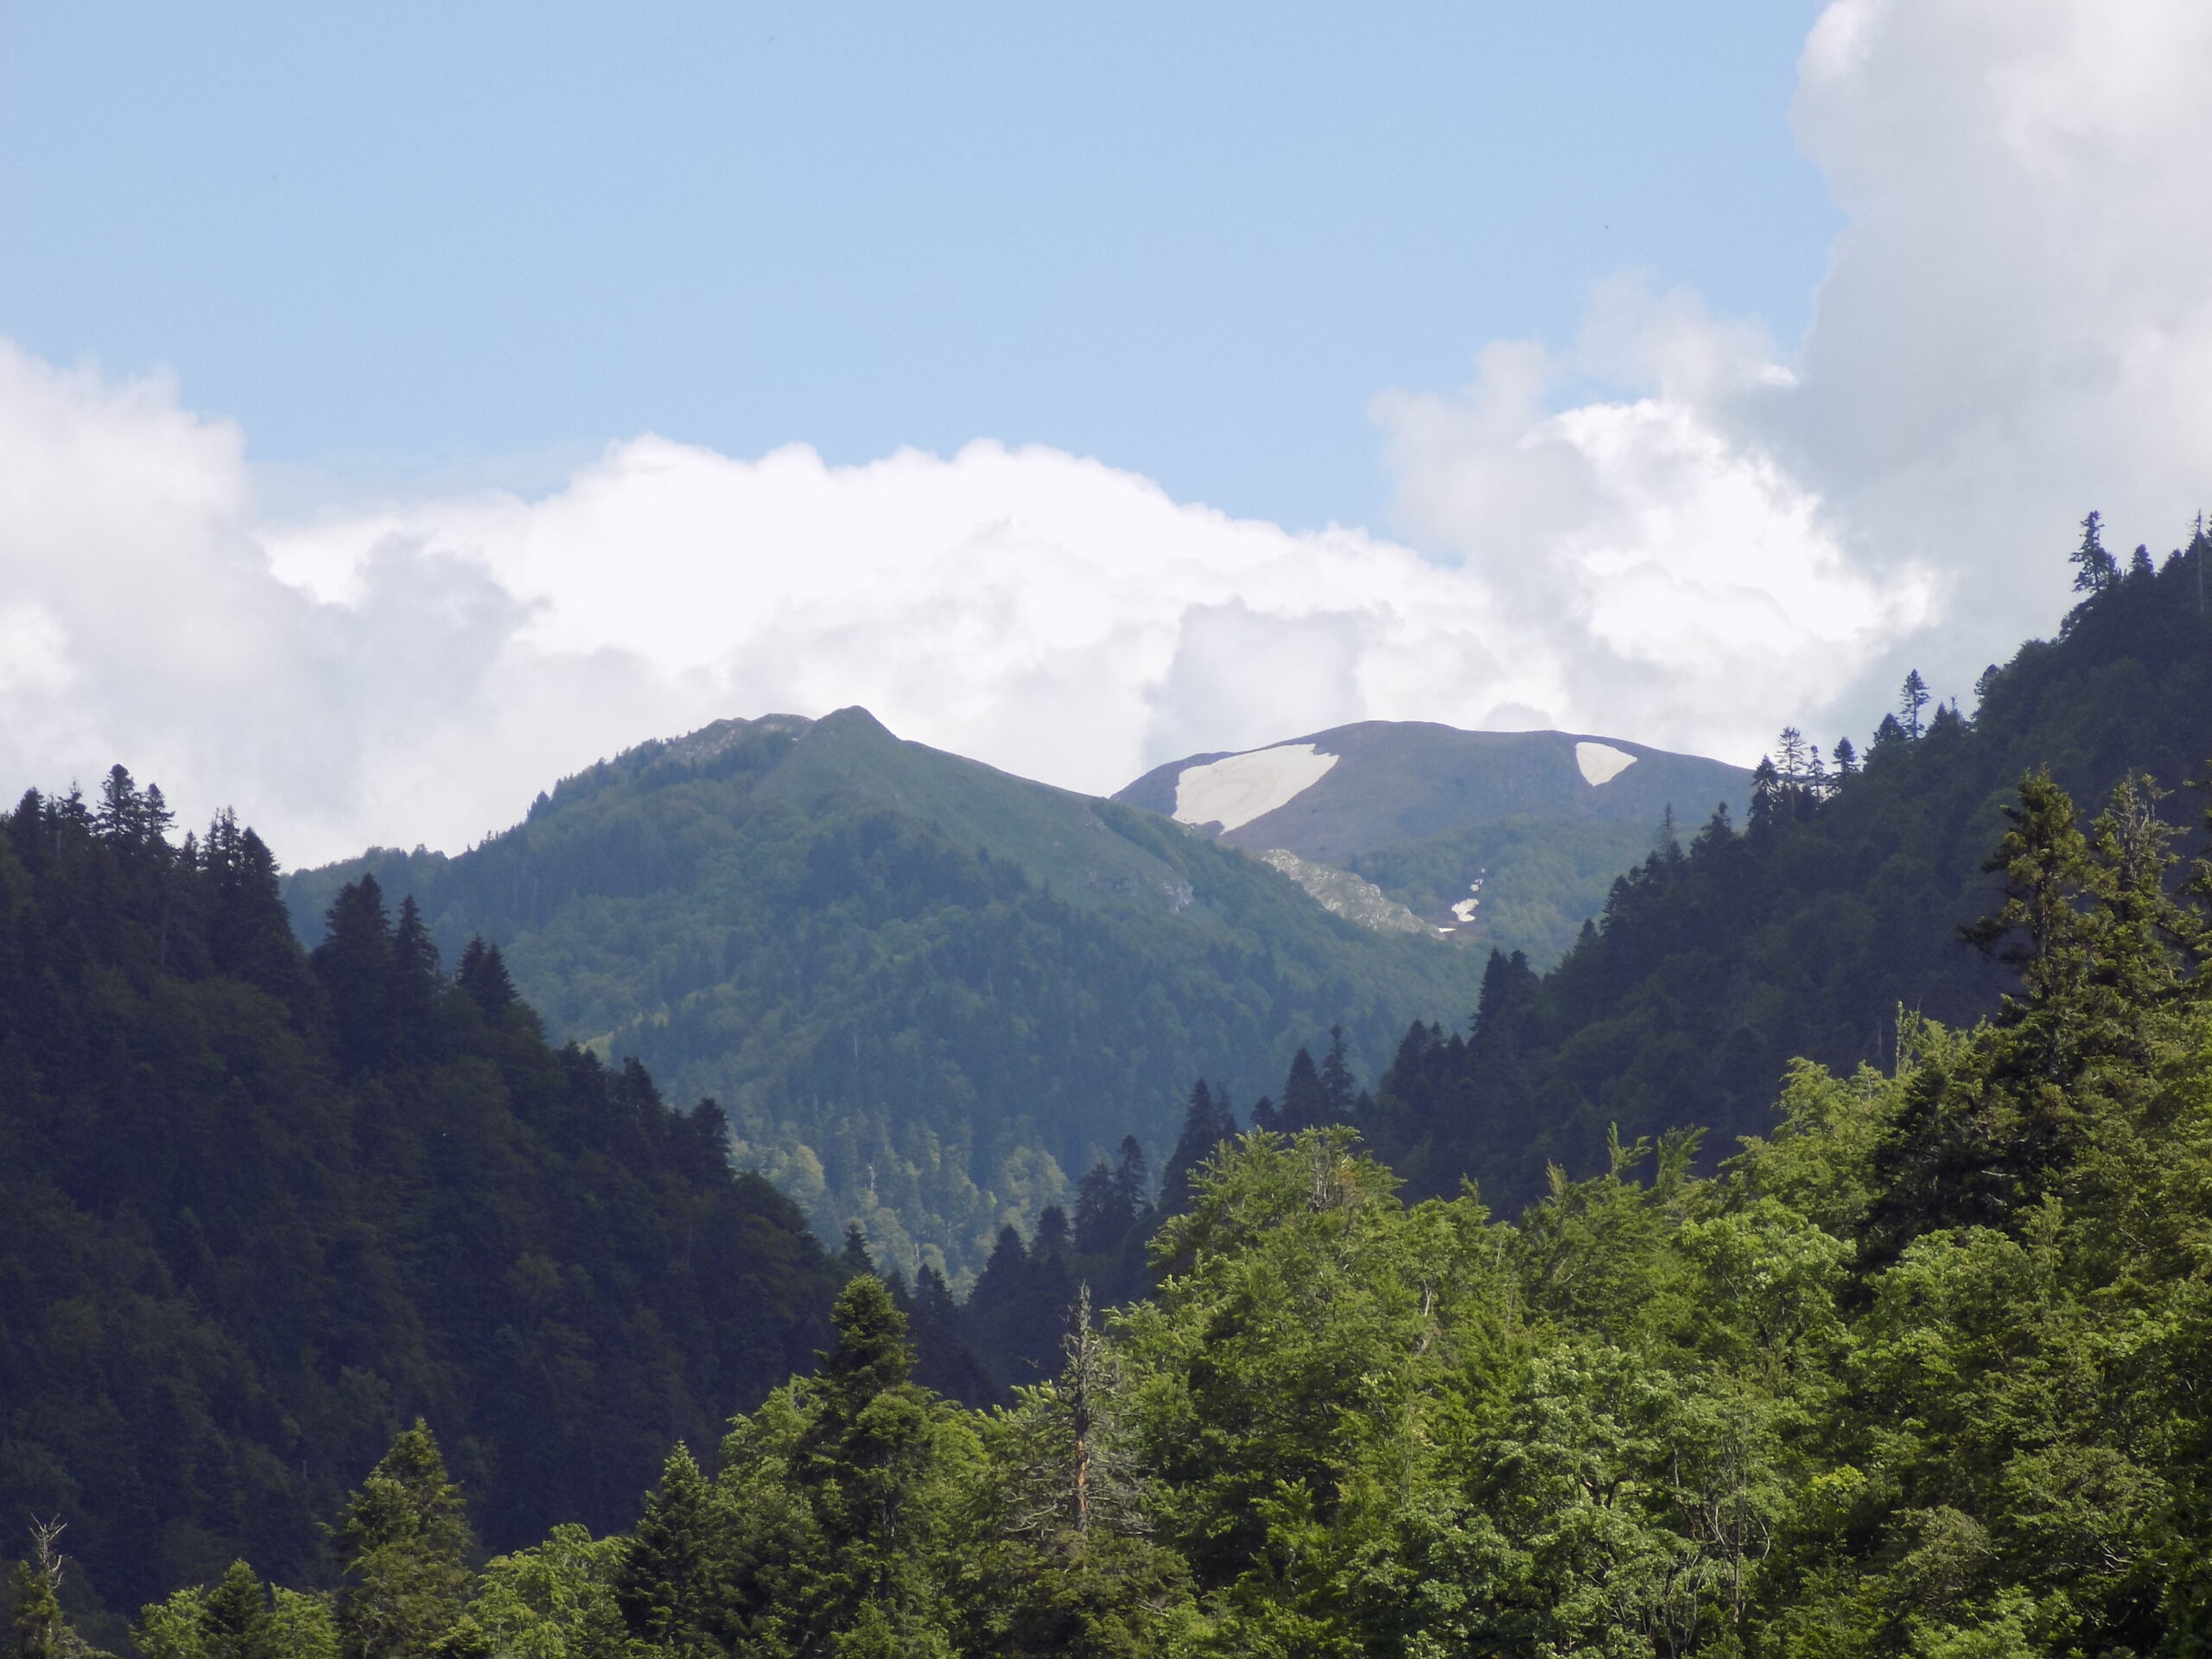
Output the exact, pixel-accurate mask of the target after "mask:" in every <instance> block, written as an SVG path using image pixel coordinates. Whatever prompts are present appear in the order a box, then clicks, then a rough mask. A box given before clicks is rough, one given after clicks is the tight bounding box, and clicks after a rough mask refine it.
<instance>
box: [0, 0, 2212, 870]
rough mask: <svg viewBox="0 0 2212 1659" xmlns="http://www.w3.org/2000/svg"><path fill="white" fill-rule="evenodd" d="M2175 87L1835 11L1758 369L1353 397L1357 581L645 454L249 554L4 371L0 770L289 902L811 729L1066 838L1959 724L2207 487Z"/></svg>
mask: <svg viewBox="0 0 2212 1659" xmlns="http://www.w3.org/2000/svg"><path fill="white" fill-rule="evenodd" d="M2208 70H2212V11H2207V10H2205V9H2203V8H2202V7H2201V6H2199V5H2196V4H2194V3H2191V4H2181V3H2173V0H2138V3H2133V4H2131V5H2129V6H2126V7H2120V8H2113V7H2099V6H2092V5H2089V4H2088V3H2083V0H2063V3H2062V0H1917V3H1914V4H1910V5H1907V4H1904V3H1893V0H1839V3H1837V4H1835V5H1833V6H1832V7H1831V8H1830V9H1829V10H1828V11H1827V14H1826V15H1825V16H1823V17H1822V18H1821V22H1820V23H1819V25H1818V27H1817V28H1816V29H1815V32H1814V34H1813V35H1812V38H1811V39H1810V40H1809V41H1808V45H1807V48H1806V50H1805V54H1804V59H1803V63H1802V72H1801V86H1800V92H1799V97H1798V101H1797V105H1796V125H1797V130H1798V132H1799V135H1800V140H1801V142H1802V143H1803V145H1804V146H1805V148H1806V149H1807V150H1808V153H1809V154H1810V155H1811V156H1813V158H1814V159H1815V162H1818V164H1819V165H1820V166H1821V168H1822V169H1823V170H1824V172H1825V174H1826V175H1827V178H1828V180H1829V181H1830V183H1831V185H1832V187H1833V188H1834V191H1835V193H1836V194H1837V197H1838V199H1839V200H1840V202H1841V203H1842V205H1843V206H1844V207H1846V209H1847V211H1848V212H1849V213H1850V214H1851V216H1852V218H1851V223H1850V226H1849V228H1848V229H1847V231H1846V232H1845V233H1844V235H1843V236H1842V238H1840V241H1839V243H1838V245H1837V247H1836V249H1835V251H1834V260H1833V267H1832V270H1831V272H1830V274H1829V276H1828V278H1827V282H1826V283H1825V285H1824V287H1823V289H1822V291H1821V296H1820V302H1819V305H1818V308H1817V313H1816V318H1815V323H1814V326H1813V327H1812V330H1811V332H1810V334H1809V335H1808V339H1807V340H1806V341H1805V342H1804V343H1803V346H1802V350H1800V351H1798V352H1796V353H1782V352H1779V351H1777V349H1776V348H1775V347H1774V346H1772V345H1771V344H1770V342H1769V341H1768V340H1767V339H1766V338H1765V336H1764V333H1763V331H1762V330H1760V329H1759V328H1758V327H1757V326H1756V325H1753V324H1749V323H1745V322H1742V321H1725V320H1716V319H1714V318H1713V317H1711V316H1710V315H1707V312H1706V311H1705V309H1704V308H1703V307H1702V306H1701V305H1700V303H1699V302H1698V301H1697V299H1696V297H1695V296H1692V295H1688V294H1683V293H1674V294H1665V295H1658V296H1655V295H1653V294H1652V293H1651V292H1649V290H1648V289H1646V288H1645V287H1643V285H1641V284H1639V283H1637V282H1635V281H1629V280H1624V281H1616V282H1612V283H1607V284H1605V285H1604V286H1603V287H1602V288H1601V289H1599V293H1598V295H1597V298H1596V301H1595V303H1594V304H1593V306H1592V313H1591V316H1590V320H1589V323H1588V326H1587V327H1586V330H1585V333H1584V335H1583V337H1582V339H1581V340H1579V341H1577V342H1575V343H1574V344H1573V346H1571V347H1568V348H1567V349H1565V350H1561V351H1553V350H1548V349H1545V348H1543V347H1540V346H1534V345H1529V344H1526V343H1519V344H1516V343H1510V342H1502V343H1499V344H1497V345H1494V346H1491V347H1490V348H1488V349H1487V350H1486V351H1484V353H1483V354H1482V356H1481V359H1480V360H1479V362H1478V365H1477V372H1476V375H1475V378H1474V381H1473V383H1472V385H1471V386H1470V387H1469V388H1468V389H1467V390H1466V391H1464V392H1462V393H1459V394H1457V395H1453V396H1451V397H1439V396H1434V395H1427V394H1418V393H1411V392H1392V393H1388V394H1385V395H1384V396H1383V397H1380V398H1378V399H1377V401H1376V409H1375V413H1376V419H1377V421H1378V423H1379V424H1380V426H1381V428H1382V429H1383V435H1384V443H1385V449H1386V454H1387V457H1388V460H1389V465H1390V467H1392V469H1393V473H1394V476H1395V480H1396V483H1397V498H1396V499H1397V505H1396V517H1397V524H1396V528H1397V530H1398V531H1399V533H1400V534H1401V535H1402V536H1403V537H1405V542H1404V543H1401V542H1397V541H1392V540H1387V539H1384V538H1383V537H1379V536H1376V535H1372V534H1369V533H1367V532H1364V531H1352V530H1336V529H1332V530H1330V531H1323V532H1318V533H1311V534H1293V533H1290V532H1288V531H1284V530H1282V529H1281V528H1279V527H1277V526H1275V525H1273V524H1263V523H1254V522H1249V521H1239V520H1235V519H1231V518H1227V517H1225V516H1224V515H1222V514H1220V513H1218V512H1212V511H1211V510H1209V509H1207V508H1205V507H1203V506H1196V505H1188V504H1183V503H1178V502H1176V501H1173V500H1172V499H1169V498H1168V497H1167V496H1166V494H1165V493H1163V492H1161V491H1160V489H1159V488H1158V487H1157V486H1154V485H1153V484H1152V483H1150V482H1149V481H1148V480H1145V479H1142V478H1140V477H1137V476H1135V475H1133V474H1128V473H1124V472H1119V471H1116V470H1115V469H1113V468H1112V467H1108V466H1105V465H1103V464H1101V463H1099V462H1096V461H1087V460H1081V459H1077V458H1076V457H1072V456H1070V455H1067V454H1061V453H1058V452H1056V451H1052V450H1049V449H1042V448H1031V449H1022V450H1007V449H1006V448H1001V447H1000V446H998V445H995V444H992V443H988V442H979V443H976V444H974V445H971V446H970V447H969V448H967V449H965V450H963V451H962V452H961V453H960V454H957V455H955V456H952V457H950V458H949V459H944V458H938V457H933V456H929V455H925V454H915V453H906V452H902V453H900V454H895V455H893V456H890V457H888V458H886V459H884V460H881V461H876V462H874V463H873V464H871V465H868V466H863V467H830V466H828V465H825V464H824V463H823V461H821V460H820V458H819V457H817V455H816V454H813V453H812V452H811V451H810V450H808V449H806V448H804V447H800V446H793V447H791V448H785V449H782V450H779V451H777V452H776V453H774V454H769V455H767V456H765V457H762V458H760V459H758V460H738V459H731V458H728V457H725V456H721V455H718V454H712V453H709V452H708V451H704V450H701V449H697V448H687V447H685V446H682V445H678V444H674V443H670V442H664V441H663V440H660V439H658V438H654V437H650V436H647V437H641V438H638V439H635V440H633V441H631V442H625V443H621V444H617V445H615V446H613V447H612V448H609V449H608V450H607V451H606V452H605V453H604V454H602V455H601V456H599V457H598V458H597V459H595V460H594V461H590V462H588V464H585V465H583V466H582V467H578V468H577V469H575V472H574V473H573V474H572V475H570V476H569V478H568V479H567V480H566V482H565V483H564V484H563V486H561V487H559V488H558V489H556V490H554V491H553V492H551V493H548V494H545V495H543V497H540V498H537V499H521V498H518V497H516V496H512V495H505V494H499V493H474V494H450V493H448V494H441V495H435V496H432V497H428V498H424V499H411V500H402V501H397V502H395V503H394V504H392V505H390V506H387V507H384V508H378V509H374V510H362V509H359V508H356V507H347V508H346V509H343V510H338V509H334V510H332V511H330V512H327V513H325V514H323V515H321V516H320V517H311V518H305V519H294V520H291V521H289V522H285V523H281V524H271V523H267V522H264V521H263V519H262V518H260V516H259V515H257V512H256V511H255V508H254V505H253V502H252V492H251V476H250V474H249V472H248V469H247V467H246V465H245V460H244V443H243V439H242V436H241V435H240V434H239V433H238V431H236V430H235V429H232V428H231V427H230V426H228V425H226V424H224V423H219V422H214V421H209V420H205V419H202V418H200V417H198V416H194V414H193V413H192V412H191V411H190V410H189V409H188V408H187V407H185V406H184V405H183V404H181V401H180V398H179V395H178V393H177V392H176V391H175V388H173V387H171V386H169V385H166V384H165V383H163V382H161V381H159V380H149V381H130V382H124V383H115V382H111V381H108V380H105V379H103V378H100V377H99V376H98V375H97V374H96V373H93V372H89V371H82V370H77V371H64V370H57V369H55V368H54V367H51V366H49V365H45V364H42V363H40V362H38V361H36V360H35V359H31V358H29V357H27V356H25V355H24V354H23V353H20V352H18V351H16V350H14V349H12V348H10V347H7V346H4V345H0V774H4V776H5V777H7V778H9V779H14V780H16V782H18V783H29V782H34V781H35V782H39V783H41V784H44V783H52V782H57V781H66V779H67V777H68V776H69V775H71V774H72V773H74V774H76V775H79V776H81V777H84V778H86V780H87V781H89V780H90V779H91V778H92V775H93V774H95V773H96V772H98V771H99V770H100V769H101V768H102V767H104V766H105V765H106V763H107V762H108V761H109V760H111V759H114V758H121V759H123V760H125V761H126V762H128V763H129V764H130V765H131V766H133V767H134V768H135V769H136V770H137V771H138V772H140V774H141V775H142V776H150V777H154V778H157V779H160V780H161V781H162V784H163V785H164V786H165V787H166V788H168V789H169V791H170V792H171V793H172V794H173V795H174V796H175V797H177V798H179V799H180V800H181V802H182V804H185V805H186V806H187V807H188V809H189V810H192V811H194V812H195V813H200V812H205V811H206V810H209V809H211V808H212V807H213V806H214V805H216V804H220V803H222V802H224V801H226V800H227V801H234V802H235V803H236V804H238V806H239V807H240V809H241V810H243V811H245V813H246V814H247V815H248V816H249V817H252V818H253V819H254V820H255V821H257V822H258V823H262V824H264V827H266V828H267V829H270V830H271V831H272V832H273V835H274V836H275V838H276V841H277V847H278V850H279V852H280V854H281V855H283V856H286V857H288V858H291V859H295V860H306V859H312V858H319V857H324V856H329V855H335V854H339V853H342V852H344V851H346V850H349V849H353V848H355V847H358V846H359V845H360V844H361V843H363V842H365V841H368V840H372V839H376V840H383V841H387V842H392V841H398V842H413V841H415V840H417V839H422V840H426V841H429V842H432V843H433V844H442V845H448V846H452V845H457V844H460V843H461V842H466V841H467V840H470V839H473V838H474V837H475V836H478V835H480V834H481V833H483V832H484V831H485V830H486V829H492V828H495V827H498V826H499V825H501V824H504V823H508V822H511V821H512V819H513V818H515V817H517V816H518V814H519V813H520V811H521V810H522V809H523V806H524V803H526V802H527V800H528V799H529V798H530V797H531V795H532V794H533V793H535V791H537V789H538V788H540V787H542V786H543V785H545V784H547V783H549V782H550V781H551V779H554V778H555V777H556V776H558V775H560V774H561V773H563V772H569V771H573V770H575V768H577V767H579V766H583V765H585V764H588V762H589V761H590V760H594V759H595V758H596V757H598V756H599V755H601V754H604V753H610V752H612V751H613V750H615V749H617V748H620V747H624V746H626V745H627V744H629V743H632V742H634V741H639V739H642V738H644V737H645V736H648V735H653V734H667V733H672V732H676V731H679V730H683V729H685V728H689V727H691V726H695V725H697V724H699V723H702V721H706V720H708V719H711V718H714V717H715V716H717V715H725V714H754V713H760V712H764V711H766V710H769V709H788V710H793V711H796V712H801V713H818V712H821V711H823V710H826V709H830V708H833V707H836V706H838V705H841V704H843V703H848V702H865V703H867V704H868V706H869V707H871V708H872V709H874V710H875V711H876V712H877V713H878V714H879V715H880V716H881V717H882V718H883V719H884V720H885V721H887V723H888V724H890V725H891V726H892V727H893V728H894V729H896V730H899V731H900V732H902V733H904V734H907V735H911V736H913V737H917V738H919V739H921V740H923V741H927V742H931V743H935V744H938V745H940V746H942V747H948V748H952V749H956V750H958V751H961V752H963V753H971V754H975V755H977V756H979V757H981V758H982V759H985V760H990V761H993V762H994V763H995V764H997V765H1000V766H1006V767H1008V768H1010V769H1012V770H1014V771H1018V772H1026V773H1028V774H1030V775H1033V776H1038V777H1042V778H1046V779H1052V780H1053V781H1056V782H1060V783H1064V784H1068V785H1074V786H1077V787H1081V788H1086V789H1092V790H1106V789H1110V788H1113V787H1115V786H1116V785H1119V784H1121V783H1122V782H1124V781H1126V780H1127V779H1128V778H1130V777H1132V776H1134V775H1135V773H1136V772H1139V771H1141V770H1142V769H1143V768H1144V767H1146V766H1149V765H1152V764H1154V763H1156V762H1157V761H1159V760H1163V759H1166V758H1170V757H1172V756H1173V755H1175V754H1178V753H1185V752H1187V751H1191V750H1198V749H1224V748H1226V749H1237V748H1248V747H1255V746H1258V745H1261V744H1264V743H1268V742H1273V741H1281V740H1284V739H1287V738H1291V737H1295V736H1297V735H1299V734H1301V733H1303V732H1305V731H1307V730H1312V729H1315V728H1320V727H1323V726H1326V725H1330V724H1333V723H1336V722H1338V721H1347V720H1353V719H1360V718H1368V717H1396V718H1425V719H1436V720H1445V721H1453V722H1455V723H1459V724H1465V725H1494V726H1500V727H1526V726H1529V725H1532V724H1542V723H1549V724H1556V725H1560V726H1562V727H1567V728H1574V729H1579V730H1583V731H1590V732H1598V733H1605V734H1617V735H1619V736H1624V737H1630V738H1635V739H1637V740H1640V741H1647V742H1653V743H1659V744H1667V745H1674V746H1678V747H1688V748H1697V749H1703V750H1706V751H1707V752H1713V753H1724V754H1729V755H1732V756H1736V757H1739V758H1748V757H1749V756H1750V755H1751V754H1752V753H1756V752H1757V749H1758V747H1759V745H1760V744H1761V742H1762V741H1764V738H1765V735H1766V734H1767V733H1768V732H1769V730H1770V728H1773V727H1774V726H1776V725H1777V724H1778V723H1780V722H1781V721H1783V720H1785V719H1794V720H1796V721H1799V723H1801V724H1802V723H1809V722H1811V721H1813V720H1815V719H1816V718H1819V717H1821V716H1823V715H1827V714H1829V713H1833V714H1834V717H1835V718H1836V720H1837V721H1839V723H1840V722H1841V721H1844V720H1845V719H1848V720H1849V721H1850V724H1851V726H1852V727H1853V728H1854V729H1857V728H1863V727H1864V726H1865V725H1866V724H1867V723H1868V722H1869V721H1871V719H1872V712H1873V711H1872V708H1871V707H1870V706H1868V705H1869V702H1870V696H1871V694H1870V692H1869V690H1867V688H1868V687H1872V688H1874V689H1875V690H1878V689H1879V688H1881V687H1883V686H1885V685H1886V684H1887V683H1891V681H1893V680H1894V678H1895V677H1897V674H1898V673H1901V672H1902V668H1903V666H1904V663H1905V661H1906V660H1908V658H1910V659H1911V660H1915V661H1917V662H1918V663H1919V664H1920V665H1921V666H1923V667H1924V668H1926V669H1928V670H1929V671H1930V672H1931V674H1932V675H1933V676H1934V677H1936V680H1937V682H1938V684H1939V687H1943V688H1944V689H1949V688H1948V686H1947V685H1946V684H1945V682H1946V681H1947V680H1948V681H1949V682H1950V683H1953V684H1955V685H1957V686H1958V687H1960V688H1961V689H1962V688H1963V687H1964V686H1965V685H1966V684H1967V683H1970V681H1971V679H1972V677H1973V675H1974V671H1976V670H1978V668H1979V667H1980V664H1981V663H1982V662H1983V661H1986V660H1987V659H1988V658H1992V657H1995V656H1997V655H1999V654H2001V653H2002V652H2004V651H2005V649H2007V648H2009V646H2010V645H2011V644H2012V642H2013V641H2014V640H2016V639H2018V637H2020V636H2021V635H2022V634H2023V633H2024V632H2031V631H2034V630H2037V629H2042V628H2047V627H2048V626H2049V625H2050V621H2051V620H2053V618H2054V617H2055V616H2056V613H2058V611H2059V609H2060V608H2061V607H2063V603H2064V602H2065V571H2064V569H2063V563H2062V556H2063V550H2064V548H2065V546H2066V545H2067V543H2068V542H2069V538H2070V526H2071V524H2072V523H2073V521H2074V520H2075V518H2078V517H2079V516H2080V514H2081V513H2082V512H2083V511H2084V510H2086V509H2087V508H2088V507H2089V506H2093V505H2094V506H2098V507H2101V508H2102V509H2103V510H2104V511H2105V512H2107V517H2108V519H2109V520H2110V521H2111V522H2113V524H2115V526H2116V527H2118V528H2120V529H2121V530H2122V531H2125V532H2126V534H2127V536H2128V539H2130V540H2133V539H2134V538H2136V537H2152V535H2154V534H2155V533H2156V532H2158V531H2161V530H2164V531H2165V532H2166V534H2167V536H2168V537H2171V535H2172V534H2173V533H2174V532H2177V531H2178V530H2179V528H2180V524H2181V521H2182V519H2183V518H2184V517H2185V516H2186V515H2187V513H2188V512H2190V511H2191V510H2192V509H2193V507H2194V505H2196V500H2195V496H2196V493H2200V492H2202V491H2204V490H2205V489H2206V488H2207V485H2208V480H2212V402H2208V400H2207V399H2206V398H2205V397H2204V396H2203V394H2202V388H2203V387H2204V386H2206V385H2208V384H2212V276H2208V275H2207V274H2206V272H2205V270H2203V267H2202V261H2200V260H2197V259H2196V258H2195V257H2194V251H2195V235H2194V227H2195V226H2199V225H2202V224H2203V223H2205V222H2206V219H2207V213H2208V210H2212V169H2207V168H2204V167H2203V166H2202V156H2205V155H2208V154H2212V101H2208V100H2206V99H2203V98H2202V96H2201V92H2200V90H2199V89H2200V88H2201V86H2202V85H2203V84H2204V82H2205V80H2206V79H2207V73H2206V72H2207V71H2208ZM1592 381H1594V382H1597V383H1599V384H1601V385H1606V386H1610V387H1612V388H1617V390H1615V391H1609V392H1608V393H1607V394H1606V395H1605V396H1603V397H1598V398H1596V399H1592V400H1586V401H1582V402H1580V403H1573V402H1565V400H1566V398H1567V392H1566V389H1567V388H1568V387H1570V386H1573V385H1583V384H1587V383H1590V382H1592ZM1563 402H1565V406H1562V404H1563ZM1407 543H1411V544H1410V545H1408V544H1407ZM1416 547H1418V548H1420V549H1421V550H1424V551H1416V550H1415V548H1416ZM1901 640H1902V641H1904V644H1902V645H1899V644H1898V643H1897V642H1899V641H1901ZM1854 688H1856V689H1854ZM1815 729H1822V728H1818V727H1816V728H1815Z"/></svg>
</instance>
